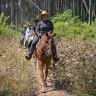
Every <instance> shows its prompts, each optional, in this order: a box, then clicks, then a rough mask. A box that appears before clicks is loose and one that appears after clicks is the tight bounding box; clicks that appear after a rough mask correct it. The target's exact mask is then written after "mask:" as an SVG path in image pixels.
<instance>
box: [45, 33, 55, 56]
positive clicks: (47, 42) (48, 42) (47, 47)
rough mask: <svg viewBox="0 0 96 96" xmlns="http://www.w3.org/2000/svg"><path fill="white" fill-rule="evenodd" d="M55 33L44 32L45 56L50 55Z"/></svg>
mask: <svg viewBox="0 0 96 96" xmlns="http://www.w3.org/2000/svg"><path fill="white" fill-rule="evenodd" d="M55 35H56V33H54V34H52V33H46V34H45V38H44V48H45V49H44V51H45V53H46V55H47V56H49V55H52V47H53V44H54V40H53V37H54V36H55Z"/></svg>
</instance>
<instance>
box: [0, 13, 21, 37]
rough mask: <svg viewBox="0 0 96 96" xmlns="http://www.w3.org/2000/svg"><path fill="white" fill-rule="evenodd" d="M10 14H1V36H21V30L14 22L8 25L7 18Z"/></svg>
mask: <svg viewBox="0 0 96 96" xmlns="http://www.w3.org/2000/svg"><path fill="white" fill-rule="evenodd" d="M9 18H10V17H9V16H5V15H4V13H1V14H0V38H2V37H3V38H4V37H8V38H12V37H15V38H16V37H20V32H19V31H20V30H19V31H18V30H17V28H16V26H15V25H13V24H10V25H8V24H7V20H8V19H9Z"/></svg>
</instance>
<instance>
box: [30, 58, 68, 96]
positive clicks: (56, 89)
mask: <svg viewBox="0 0 96 96" xmlns="http://www.w3.org/2000/svg"><path fill="white" fill-rule="evenodd" d="M31 64H33V70H34V77H35V78H36V81H37V84H36V85H37V88H38V94H37V95H36V96H69V95H68V93H67V92H66V91H65V90H63V89H62V88H61V86H59V84H58V81H57V80H54V79H52V75H53V74H52V72H50V69H49V75H48V78H47V85H48V86H47V89H46V93H42V92H41V81H40V77H39V75H40V74H39V68H38V66H37V67H36V69H35V64H36V60H34V58H32V59H31Z"/></svg>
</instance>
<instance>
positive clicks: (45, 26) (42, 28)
mask: <svg viewBox="0 0 96 96" xmlns="http://www.w3.org/2000/svg"><path fill="white" fill-rule="evenodd" d="M53 30H54V26H53V23H52V22H51V21H50V20H46V21H39V23H38V25H37V27H36V32H39V33H40V34H41V35H42V36H43V35H44V34H45V33H46V32H51V33H52V32H53Z"/></svg>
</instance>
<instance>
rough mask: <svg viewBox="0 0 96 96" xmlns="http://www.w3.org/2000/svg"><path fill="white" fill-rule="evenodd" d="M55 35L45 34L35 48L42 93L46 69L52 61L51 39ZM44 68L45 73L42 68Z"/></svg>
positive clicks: (44, 85) (46, 73)
mask: <svg viewBox="0 0 96 96" xmlns="http://www.w3.org/2000/svg"><path fill="white" fill-rule="evenodd" d="M54 36H55V34H51V33H50V34H48V33H46V34H45V35H44V36H43V37H42V38H41V40H40V42H39V45H38V47H37V48H36V57H37V62H38V67H39V69H40V77H41V81H42V92H45V87H47V83H46V80H47V76H48V68H49V66H50V63H51V59H52V46H53V44H54V40H53V37H54ZM44 66H45V72H43V68H44Z"/></svg>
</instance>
